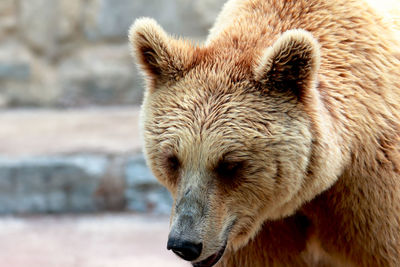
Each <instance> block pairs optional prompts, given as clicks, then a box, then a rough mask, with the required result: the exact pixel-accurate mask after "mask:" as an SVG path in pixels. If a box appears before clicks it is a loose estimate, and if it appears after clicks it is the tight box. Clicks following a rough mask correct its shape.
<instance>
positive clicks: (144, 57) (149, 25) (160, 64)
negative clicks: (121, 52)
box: [129, 18, 184, 87]
mask: <svg viewBox="0 0 400 267" xmlns="http://www.w3.org/2000/svg"><path fill="white" fill-rule="evenodd" d="M129 40H130V43H131V44H132V49H133V54H134V56H136V58H137V60H138V63H139V66H140V67H141V69H142V70H143V71H144V73H145V75H146V76H147V78H148V79H149V80H150V82H151V84H152V85H153V87H157V85H158V84H159V83H165V82H167V81H168V80H173V79H177V78H178V77H179V76H180V75H181V73H182V71H183V63H184V62H183V61H184V55H183V54H184V51H183V47H180V46H179V44H178V41H177V40H176V39H173V38H171V37H170V36H168V35H167V34H166V33H165V31H164V30H163V29H162V28H161V26H159V25H158V24H157V22H156V21H154V20H153V19H150V18H140V19H137V20H136V21H135V23H134V24H133V25H132V26H131V28H130V30H129Z"/></svg>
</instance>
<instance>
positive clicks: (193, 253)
mask: <svg viewBox="0 0 400 267" xmlns="http://www.w3.org/2000/svg"><path fill="white" fill-rule="evenodd" d="M202 248H203V244H202V243H194V242H192V241H185V240H184V241H182V240H177V239H169V240H168V244H167V249H168V250H172V251H173V252H174V253H175V254H176V255H178V256H179V257H181V258H182V259H184V260H187V261H192V260H195V259H197V258H198V257H199V256H200V254H201V250H202Z"/></svg>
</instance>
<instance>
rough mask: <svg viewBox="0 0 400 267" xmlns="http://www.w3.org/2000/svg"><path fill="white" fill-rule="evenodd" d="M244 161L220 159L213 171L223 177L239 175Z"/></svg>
mask: <svg viewBox="0 0 400 267" xmlns="http://www.w3.org/2000/svg"><path fill="white" fill-rule="evenodd" d="M243 167H244V162H242V161H238V162H235V161H225V160H223V161H221V162H219V163H218V164H217V166H216V168H215V170H214V171H215V173H216V174H217V175H218V176H219V177H221V178H224V179H230V178H234V177H237V176H239V174H240V172H241V171H242V170H243Z"/></svg>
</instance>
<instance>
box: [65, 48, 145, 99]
mask: <svg viewBox="0 0 400 267" xmlns="http://www.w3.org/2000/svg"><path fill="white" fill-rule="evenodd" d="M59 79H60V82H61V87H62V94H61V96H60V97H59V104H60V105H62V106H84V105H118V104H122V105H126V104H139V103H141V101H142V94H143V89H142V80H141V79H140V78H139V77H138V75H137V74H136V67H135V66H134V63H133V61H132V60H131V57H130V55H129V47H128V45H115V46H101V47H96V48H90V49H87V50H83V51H81V52H80V53H79V54H78V55H76V56H75V57H72V58H70V59H68V60H67V61H65V62H64V63H63V64H62V65H61V67H60V70H59Z"/></svg>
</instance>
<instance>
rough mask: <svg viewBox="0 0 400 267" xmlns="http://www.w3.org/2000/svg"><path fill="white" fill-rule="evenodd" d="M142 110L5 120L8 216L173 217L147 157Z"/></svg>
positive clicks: (0, 196) (3, 182)
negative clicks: (127, 213) (104, 213)
mask: <svg viewBox="0 0 400 267" xmlns="http://www.w3.org/2000/svg"><path fill="white" fill-rule="evenodd" d="M138 117H139V115H138V109H137V108H132V109H117V108H114V109H86V110H65V111H52V110H45V111H43V110H40V111H35V110H17V111H7V112H3V113H1V114H0V125H2V127H1V128H0V213H2V214H5V213H62V212H88V211H101V210H132V211H137V212H151V213H156V214H168V213H169V211H170V206H171V203H172V200H171V197H170V195H169V193H168V192H167V191H166V190H165V189H164V188H163V187H162V186H161V185H160V184H159V183H158V182H157V180H156V179H155V178H154V176H153V175H152V174H151V172H150V171H149V169H148V168H147V166H146V163H145V160H144V158H143V155H142V153H141V150H140V147H141V142H140V137H139V131H138Z"/></svg>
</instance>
